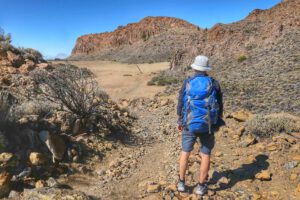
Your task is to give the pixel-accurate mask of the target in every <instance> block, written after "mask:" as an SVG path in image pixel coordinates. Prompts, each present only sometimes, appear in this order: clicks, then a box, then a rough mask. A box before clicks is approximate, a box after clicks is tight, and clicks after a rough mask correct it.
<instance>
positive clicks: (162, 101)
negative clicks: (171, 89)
mask: <svg viewBox="0 0 300 200" xmlns="http://www.w3.org/2000/svg"><path fill="white" fill-rule="evenodd" d="M168 104H169V99H163V100H161V101H160V106H166V105H168Z"/></svg>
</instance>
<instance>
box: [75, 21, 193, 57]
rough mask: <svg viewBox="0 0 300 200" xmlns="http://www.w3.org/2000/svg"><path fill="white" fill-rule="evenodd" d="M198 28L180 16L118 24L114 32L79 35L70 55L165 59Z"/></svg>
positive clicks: (180, 46)
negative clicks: (123, 24)
mask: <svg viewBox="0 0 300 200" xmlns="http://www.w3.org/2000/svg"><path fill="white" fill-rule="evenodd" d="M197 30H198V27H197V26H195V25H193V24H191V23H188V22H186V21H184V20H181V19H176V18H171V17H146V18H144V19H142V20H141V21H140V22H138V23H131V24H128V25H127V26H119V27H118V28H117V29H116V30H115V31H114V32H107V33H99V34H88V35H83V36H81V37H79V38H78V39H77V41H76V45H75V47H74V48H73V51H72V55H71V58H72V59H100V60H116V61H121V62H133V63H137V62H157V61H165V60H169V59H170V58H171V57H172V55H173V54H174V53H175V52H176V50H177V49H180V48H182V47H183V46H184V42H185V40H186V39H188V37H189V36H190V33H191V32H197Z"/></svg>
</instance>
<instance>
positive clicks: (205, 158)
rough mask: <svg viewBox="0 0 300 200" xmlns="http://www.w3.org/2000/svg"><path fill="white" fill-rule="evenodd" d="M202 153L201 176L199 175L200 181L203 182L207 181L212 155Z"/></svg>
mask: <svg viewBox="0 0 300 200" xmlns="http://www.w3.org/2000/svg"><path fill="white" fill-rule="evenodd" d="M200 155H201V165H200V177H199V183H200V184H203V183H205V181H206V179H207V176H208V171H209V167H210V155H207V154H203V153H200Z"/></svg>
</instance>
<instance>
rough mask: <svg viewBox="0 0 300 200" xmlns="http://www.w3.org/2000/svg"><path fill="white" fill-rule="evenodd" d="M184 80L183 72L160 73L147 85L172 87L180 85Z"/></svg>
mask: <svg viewBox="0 0 300 200" xmlns="http://www.w3.org/2000/svg"><path fill="white" fill-rule="evenodd" d="M184 78H185V74H184V73H183V72H174V71H162V72H160V73H158V74H156V75H155V76H154V77H152V79H151V80H150V81H148V83H147V85H159V86H166V85H173V84H178V83H181V82H182V81H183V79H184Z"/></svg>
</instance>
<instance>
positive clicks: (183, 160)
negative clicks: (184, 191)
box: [179, 151, 190, 180]
mask: <svg viewBox="0 0 300 200" xmlns="http://www.w3.org/2000/svg"><path fill="white" fill-rule="evenodd" d="M189 156H190V152H184V151H181V154H180V162H179V178H180V180H184V179H185V171H186V168H187V164H188V159H189Z"/></svg>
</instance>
